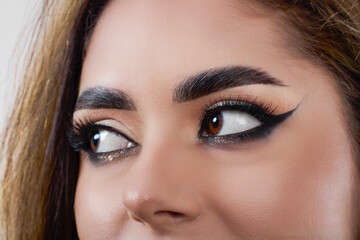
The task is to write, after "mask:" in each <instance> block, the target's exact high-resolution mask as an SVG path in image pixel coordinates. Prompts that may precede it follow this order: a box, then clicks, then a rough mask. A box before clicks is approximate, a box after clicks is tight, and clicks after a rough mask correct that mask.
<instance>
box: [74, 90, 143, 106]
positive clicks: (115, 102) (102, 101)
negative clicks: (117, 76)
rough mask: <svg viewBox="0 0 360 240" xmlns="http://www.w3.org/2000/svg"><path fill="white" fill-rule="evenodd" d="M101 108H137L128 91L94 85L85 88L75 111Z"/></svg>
mask: <svg viewBox="0 0 360 240" xmlns="http://www.w3.org/2000/svg"><path fill="white" fill-rule="evenodd" d="M100 108H102V109H121V110H132V111H134V110H136V107H135V104H134V101H133V100H132V99H131V98H130V97H129V96H128V95H127V94H126V93H124V92H123V91H121V90H118V89H114V88H105V87H93V88H88V89H86V90H84V91H83V92H82V93H81V95H80V97H79V98H78V100H77V102H76V105H75V111H77V110H81V109H100Z"/></svg>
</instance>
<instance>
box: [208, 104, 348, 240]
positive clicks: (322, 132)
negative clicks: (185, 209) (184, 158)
mask: <svg viewBox="0 0 360 240" xmlns="http://www.w3.org/2000/svg"><path fill="white" fill-rule="evenodd" d="M320 109H321V108H320ZM333 111H335V110H333V109H323V110H321V111H319V108H318V106H313V107H305V106H304V108H299V109H298V110H297V112H296V114H295V115H294V116H293V117H292V119H291V120H290V119H289V121H288V122H284V124H283V125H281V126H280V127H279V129H277V130H276V131H275V132H274V133H273V134H272V135H271V136H270V138H269V139H267V140H265V141H264V142H263V143H261V144H259V145H256V146H258V148H256V147H254V148H253V147H251V149H248V150H247V149H245V148H244V149H242V150H241V151H239V152H237V153H232V154H230V153H226V155H227V156H225V155H224V153H221V154H222V156H220V154H219V155H218V156H215V157H214V158H217V159H224V162H226V160H228V159H234V160H236V158H238V162H239V163H241V165H238V163H236V164H235V165H228V166H226V167H224V166H221V167H219V168H218V169H220V171H218V173H217V175H216V176H217V177H216V179H214V181H213V182H212V184H213V186H214V188H213V189H212V191H211V192H209V193H208V196H211V197H210V200H209V201H210V202H212V204H213V209H214V210H215V211H216V213H217V215H219V216H221V218H222V219H224V221H225V222H226V225H227V226H228V227H229V228H232V229H234V231H238V234H242V235H245V236H256V235H257V234H258V235H261V236H265V235H266V236H269V237H270V238H271V236H282V235H283V237H285V238H288V237H296V236H304V234H305V235H306V234H310V235H315V236H324V237H326V236H327V237H329V236H338V237H339V239H343V238H344V237H346V236H349V235H350V229H349V226H351V207H352V198H353V196H352V193H353V192H354V184H353V180H352V176H353V175H354V174H353V172H352V171H353V169H355V166H354V165H353V161H352V158H351V154H350V146H349V144H348V143H349V139H348V138H347V134H346V132H345V130H344V127H343V125H342V124H341V123H342V121H341V120H340V119H337V118H336V117H332V118H329V117H328V116H339V113H338V112H333ZM335 114H336V115H335ZM300 116H301V117H300ZM304 116H305V117H304ZM260 145H261V146H260ZM254 146H255V145H254ZM239 156H240V157H239ZM290 232H291V234H292V236H289V235H288V234H289V233H290Z"/></svg>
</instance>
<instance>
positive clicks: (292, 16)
mask: <svg viewBox="0 0 360 240" xmlns="http://www.w3.org/2000/svg"><path fill="white" fill-rule="evenodd" d="M109 1H110V0H62V1H61V0H45V1H44V4H43V7H42V12H41V17H40V18H39V19H38V21H37V24H36V29H35V31H34V34H33V38H32V41H31V42H30V51H29V52H28V53H27V55H26V56H27V60H26V63H27V64H26V65H25V66H24V67H23V71H22V72H21V73H22V79H23V84H22V87H21V88H20V89H19V92H18V95H17V96H18V97H17V100H16V103H15V107H14V109H13V112H12V115H11V117H10V120H9V122H8V123H7V130H6V131H5V135H4V138H3V141H2V144H1V149H3V158H2V160H3V161H5V162H6V165H7V167H6V170H5V175H4V179H3V183H2V186H3V187H2V193H1V194H2V202H1V204H2V218H3V223H4V230H5V235H6V238H7V239H77V234H76V226H75V220H74V213H73V203H74V196H75V189H76V181H77V174H78V168H79V156H78V153H76V152H74V151H73V150H72V149H71V147H70V145H69V143H68V141H67V135H66V131H65V130H66V129H67V128H68V126H69V124H70V122H71V120H72V112H73V110H74V106H75V101H76V98H77V95H78V86H79V79H80V74H81V68H82V62H83V58H84V56H85V54H86V47H87V44H88V42H89V38H90V37H91V33H92V30H93V29H94V26H95V24H96V22H97V20H98V18H99V16H100V14H101V12H102V10H103V9H104V8H105V7H106V5H107V4H108V2H109ZM254 2H258V3H261V4H262V5H264V4H266V5H267V8H268V9H273V10H274V11H276V13H277V15H279V16H280V18H279V19H281V20H282V22H283V23H282V25H283V26H284V32H285V33H286V34H285V35H286V36H287V37H288V38H289V40H290V41H292V42H296V47H295V46H293V47H294V48H295V50H296V52H297V53H299V54H303V55H305V56H306V57H308V58H309V59H311V60H313V61H314V63H317V64H320V65H321V66H323V67H325V68H327V69H328V71H329V72H330V73H332V74H333V76H334V80H335V82H336V84H337V87H338V90H339V93H340V95H341V96H342V99H343V106H344V116H345V118H346V120H347V123H348V124H347V125H348V130H349V133H350V136H351V137H352V143H353V144H352V146H353V150H354V156H355V159H356V161H357V165H358V166H359V164H360V2H359V0H263V1H254ZM358 169H360V168H358ZM357 202H359V201H357ZM359 205H360V203H359ZM358 222H359V219H354V226H353V227H354V231H355V230H356V229H359V226H358V225H355V224H358Z"/></svg>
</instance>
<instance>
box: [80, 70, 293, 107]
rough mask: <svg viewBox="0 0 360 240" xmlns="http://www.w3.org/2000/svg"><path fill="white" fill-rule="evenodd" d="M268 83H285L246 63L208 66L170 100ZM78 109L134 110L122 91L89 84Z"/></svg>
mask: <svg viewBox="0 0 360 240" xmlns="http://www.w3.org/2000/svg"><path fill="white" fill-rule="evenodd" d="M253 84H270V85H275V86H286V85H284V84H283V83H282V82H281V81H280V80H278V79H276V78H274V77H272V76H270V75H269V74H268V73H267V72H265V71H263V70H259V69H256V68H251V67H246V66H230V67H220V68H212V69H209V70H207V71H204V72H201V73H199V74H196V75H192V76H189V77H188V78H186V79H185V80H184V81H183V82H181V83H180V84H179V85H178V86H177V87H176V88H175V90H174V95H173V101H174V102H177V103H182V102H187V101H192V100H195V99H197V98H200V97H203V96H206V95H209V94H211V93H214V92H218V91H222V90H225V89H228V88H234V87H239V86H244V85H253ZM82 109H119V110H129V111H136V106H135V103H134V101H133V100H132V99H131V97H130V96H129V95H127V94H126V93H125V92H123V91H121V90H119V89H114V88H106V87H100V86H98V87H92V88H88V89H86V90H84V91H83V92H82V93H81V95H80V96H79V98H78V100H77V102H76V105H75V111H78V110H82Z"/></svg>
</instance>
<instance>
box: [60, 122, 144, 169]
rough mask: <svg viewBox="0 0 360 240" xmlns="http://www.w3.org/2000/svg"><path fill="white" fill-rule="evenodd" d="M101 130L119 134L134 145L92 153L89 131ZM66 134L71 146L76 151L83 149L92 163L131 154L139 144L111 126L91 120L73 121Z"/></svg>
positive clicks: (121, 157)
mask: <svg viewBox="0 0 360 240" xmlns="http://www.w3.org/2000/svg"><path fill="white" fill-rule="evenodd" d="M102 130H106V131H109V132H113V133H115V134H117V135H120V136H121V137H123V138H125V139H126V140H127V141H129V142H132V143H133V144H134V145H135V146H133V147H131V148H126V149H118V150H114V151H111V152H103V153H94V152H92V150H91V147H90V144H89V137H90V135H91V133H93V132H95V131H102ZM67 135H68V140H69V143H70V145H71V147H72V148H73V149H74V150H75V151H77V152H80V151H81V150H82V151H84V152H85V153H86V154H87V156H88V158H89V160H90V161H91V162H92V163H94V164H102V163H104V162H106V161H113V160H120V159H123V158H127V157H129V156H131V155H133V154H134V153H135V151H136V150H137V148H138V147H139V144H138V143H137V142H135V141H134V140H132V139H131V138H130V137H128V136H126V135H125V134H123V133H120V132H119V131H117V130H116V129H114V128H112V127H109V126H105V125H101V124H97V123H94V122H92V121H91V120H85V121H84V122H83V121H78V122H73V124H72V126H71V127H70V128H69V130H68V134H67Z"/></svg>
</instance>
